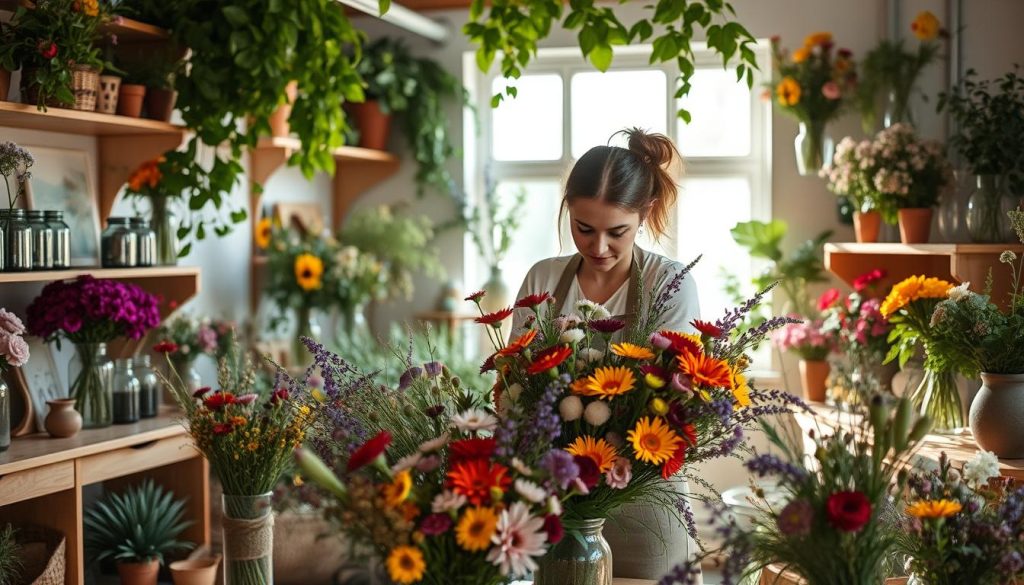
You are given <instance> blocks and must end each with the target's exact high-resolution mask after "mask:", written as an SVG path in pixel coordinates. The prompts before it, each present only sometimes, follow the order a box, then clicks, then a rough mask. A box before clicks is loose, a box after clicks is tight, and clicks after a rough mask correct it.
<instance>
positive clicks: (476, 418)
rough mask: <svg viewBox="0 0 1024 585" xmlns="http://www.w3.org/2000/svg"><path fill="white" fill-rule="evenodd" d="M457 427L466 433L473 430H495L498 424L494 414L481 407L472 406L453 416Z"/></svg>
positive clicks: (453, 422) (453, 421)
mask: <svg viewBox="0 0 1024 585" xmlns="http://www.w3.org/2000/svg"><path fill="white" fill-rule="evenodd" d="M452 424H454V425H455V428H457V429H459V430H460V431H462V432H464V433H468V432H472V431H493V430H494V427H496V426H498V419H496V418H494V415H492V414H491V413H489V412H487V411H486V410H483V409H480V408H470V409H468V410H464V411H462V412H460V413H459V414H457V415H455V416H453V417H452Z"/></svg>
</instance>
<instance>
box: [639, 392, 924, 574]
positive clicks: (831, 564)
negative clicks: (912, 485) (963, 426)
mask: <svg viewBox="0 0 1024 585" xmlns="http://www.w3.org/2000/svg"><path fill="white" fill-rule="evenodd" d="M913 418H914V414H913V409H912V407H911V405H910V403H909V401H907V400H906V399H901V400H900V401H899V402H898V405H897V406H896V408H895V409H892V408H891V407H890V406H889V405H888V404H887V403H886V400H885V399H884V398H883V397H881V396H878V397H875V399H873V400H872V403H871V406H870V409H869V414H868V416H866V417H864V422H863V423H862V426H861V428H860V429H858V430H857V431H856V432H854V433H845V432H844V433H837V434H834V435H826V436H820V435H818V434H816V433H814V432H813V431H812V432H811V433H810V438H811V440H812V441H813V443H814V451H813V459H814V460H813V463H814V464H815V465H814V467H813V468H811V467H810V466H808V465H806V464H805V456H804V455H803V448H802V447H803V445H802V443H801V442H797V441H786V440H784V439H783V438H782V437H781V436H780V435H779V433H778V431H776V430H775V429H774V428H772V427H771V426H768V425H765V426H764V429H765V432H766V434H767V436H768V439H769V440H770V441H771V443H772V446H773V448H775V449H777V452H778V453H780V454H781V456H780V455H775V454H762V455H758V456H756V457H754V458H752V459H750V460H749V461H747V463H746V466H747V469H748V470H750V472H751V473H755V474H757V475H758V476H759V477H766V476H770V477H772V478H773V479H775V480H777V481H778V488H776V490H773V492H772V496H780V498H778V499H779V500H780V501H776V498H775V497H772V498H771V499H769V497H768V494H767V493H766V492H760V493H759V498H758V500H757V501H756V502H755V504H756V505H757V506H758V508H759V509H760V511H761V514H760V515H759V517H757V518H755V519H754V520H753V526H752V527H740V526H739V525H738V524H737V522H736V520H735V519H734V518H733V517H732V516H730V515H729V513H728V509H727V507H726V506H724V505H718V506H717V507H716V508H715V509H714V511H713V512H714V513H713V518H714V523H715V524H716V525H717V527H716V532H717V534H718V536H719V537H721V539H722V542H723V544H722V547H721V549H720V550H715V551H709V552H708V553H706V556H711V555H721V556H722V557H724V561H723V562H724V564H723V566H722V584H723V585H734V584H737V583H739V582H740V579H741V578H743V577H745V576H747V575H749V574H751V573H753V572H756V571H757V570H759V569H763V568H764V567H766V566H768V565H769V564H772V563H778V564H780V565H782V566H784V567H786V569H787V570H789V571H791V572H794V573H796V574H797V575H799V576H800V577H802V578H803V579H804V580H805V581H806V583H808V585H880V583H881V582H882V580H883V575H884V570H883V565H884V563H885V562H886V560H887V557H888V556H889V555H890V554H891V553H892V552H893V551H894V549H895V546H896V542H897V539H898V538H899V537H900V534H899V528H898V526H896V525H895V523H893V522H890V521H888V516H890V515H891V513H892V512H891V511H892V509H893V506H898V505H899V502H900V499H901V496H902V486H903V485H904V484H905V479H906V478H905V474H904V472H903V471H902V468H903V467H905V466H906V465H908V463H909V460H910V458H911V456H912V454H913V451H914V446H915V444H916V442H917V441H919V440H920V439H921V438H922V437H924V436H925V434H927V432H928V429H929V428H930V426H931V421H930V420H929V419H928V418H927V417H923V418H920V419H918V420H917V421H916V422H915V421H914V420H913ZM701 560H702V559H701V558H698V559H694V560H691V561H689V562H687V563H684V564H682V565H680V566H678V567H676V568H675V569H674V570H673V571H672V572H671V573H669V574H668V575H666V576H665V577H664V578H663V579H662V580H661V581H660V582H659V585H673V584H675V583H686V584H691V583H694V580H693V576H694V575H696V574H697V571H698V570H699V567H700V561H701Z"/></svg>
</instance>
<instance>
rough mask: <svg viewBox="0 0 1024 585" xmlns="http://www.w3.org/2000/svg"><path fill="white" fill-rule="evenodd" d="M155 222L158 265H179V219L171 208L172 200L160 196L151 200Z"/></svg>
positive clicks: (153, 222) (153, 226)
mask: <svg viewBox="0 0 1024 585" xmlns="http://www.w3.org/2000/svg"><path fill="white" fill-rule="evenodd" d="M149 201H150V204H151V208H152V213H153V221H152V222H150V223H151V225H152V228H153V232H154V233H155V234H156V263H157V264H158V265H160V266H174V265H176V264H177V263H178V226H177V223H178V221H177V218H175V217H174V212H172V211H171V208H170V205H169V204H170V198H169V197H166V196H163V195H158V196H154V197H150V199H149Z"/></svg>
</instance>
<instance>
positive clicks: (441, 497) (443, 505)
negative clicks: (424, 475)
mask: <svg viewBox="0 0 1024 585" xmlns="http://www.w3.org/2000/svg"><path fill="white" fill-rule="evenodd" d="M465 505H466V496H464V495H462V494H457V493H455V492H453V491H451V490H445V491H443V492H441V493H439V494H437V495H436V496H434V499H433V501H431V502H430V509H431V510H432V511H433V512H434V513H435V514H444V513H447V512H451V511H452V510H458V509H459V508H461V507H463V506H465Z"/></svg>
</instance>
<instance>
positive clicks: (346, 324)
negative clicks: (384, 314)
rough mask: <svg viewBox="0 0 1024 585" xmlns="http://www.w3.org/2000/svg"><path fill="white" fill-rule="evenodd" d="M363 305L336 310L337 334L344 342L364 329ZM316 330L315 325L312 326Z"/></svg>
mask: <svg viewBox="0 0 1024 585" xmlns="http://www.w3.org/2000/svg"><path fill="white" fill-rule="evenodd" d="M363 310H364V305H355V306H349V305H343V306H341V307H340V308H339V309H338V332H339V333H341V334H342V335H343V336H344V337H345V339H346V340H348V341H352V340H353V339H355V338H356V336H357V335H359V333H360V332H362V331H363V330H364V329H365V328H366V316H365V315H364V314H363ZM313 327H314V328H316V324H315V323H314V324H313Z"/></svg>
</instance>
